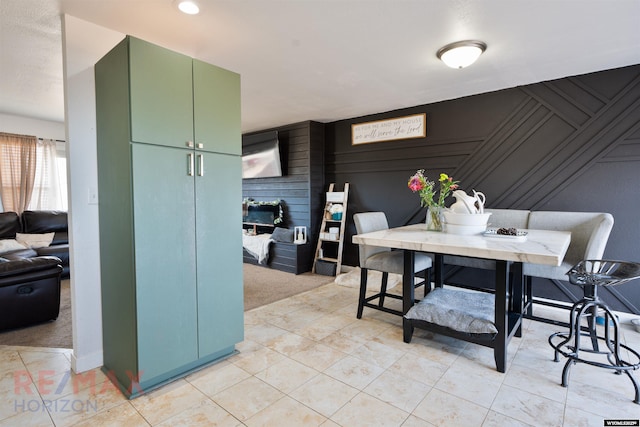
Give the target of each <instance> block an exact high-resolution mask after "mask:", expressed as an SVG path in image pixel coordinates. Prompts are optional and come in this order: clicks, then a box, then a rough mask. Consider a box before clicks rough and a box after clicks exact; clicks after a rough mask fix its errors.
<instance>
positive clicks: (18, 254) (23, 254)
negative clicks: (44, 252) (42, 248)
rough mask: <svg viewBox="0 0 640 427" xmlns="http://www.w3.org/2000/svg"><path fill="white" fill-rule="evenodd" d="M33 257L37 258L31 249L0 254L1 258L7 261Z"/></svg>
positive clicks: (36, 254)
mask: <svg viewBox="0 0 640 427" xmlns="http://www.w3.org/2000/svg"><path fill="white" fill-rule="evenodd" d="M34 256H38V253H37V252H36V251H35V250H34V249H31V248H23V249H20V250H17V251H11V252H5V253H3V254H2V258H6V259H8V260H9V261H15V260H18V259H24V258H33V257H34Z"/></svg>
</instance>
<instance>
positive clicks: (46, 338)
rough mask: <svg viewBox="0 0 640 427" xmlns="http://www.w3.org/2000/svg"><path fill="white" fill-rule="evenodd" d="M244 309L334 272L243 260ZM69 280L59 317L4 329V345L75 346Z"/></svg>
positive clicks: (312, 284) (62, 294)
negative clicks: (296, 271) (299, 270)
mask: <svg viewBox="0 0 640 427" xmlns="http://www.w3.org/2000/svg"><path fill="white" fill-rule="evenodd" d="M243 265H244V269H243V274H244V309H245V310H251V309H253V308H256V307H260V306H262V305H266V304H269V303H272V302H275V301H279V300H281V299H284V298H288V297H290V296H293V295H296V294H299V293H302V292H306V291H308V290H311V289H313V288H317V287H318V286H321V285H325V284H327V283H331V282H332V281H333V279H334V277H333V276H322V275H319V274H311V273H303V274H299V275H295V274H291V273H285V272H282V271H278V270H272V269H270V268H265V267H261V266H257V265H251V264H243ZM69 282H70V281H69V280H63V281H62V288H61V291H60V314H59V316H58V319H57V320H55V321H52V322H46V323H42V324H39V325H34V326H29V327H26V328H20V329H14V330H12V331H7V332H2V333H0V345H19V346H31V347H53V348H72V346H73V340H72V332H71V291H70V285H69Z"/></svg>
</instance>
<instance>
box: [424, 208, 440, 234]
mask: <svg viewBox="0 0 640 427" xmlns="http://www.w3.org/2000/svg"><path fill="white" fill-rule="evenodd" d="M427 231H442V208H441V207H439V206H433V207H432V206H430V207H429V208H427Z"/></svg>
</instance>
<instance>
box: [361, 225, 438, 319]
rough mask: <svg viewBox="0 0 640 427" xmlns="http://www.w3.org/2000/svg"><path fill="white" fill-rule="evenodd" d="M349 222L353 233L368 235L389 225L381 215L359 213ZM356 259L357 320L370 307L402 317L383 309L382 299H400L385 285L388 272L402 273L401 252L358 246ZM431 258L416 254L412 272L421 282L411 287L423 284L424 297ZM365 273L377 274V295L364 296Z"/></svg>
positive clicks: (366, 275)
mask: <svg viewBox="0 0 640 427" xmlns="http://www.w3.org/2000/svg"><path fill="white" fill-rule="evenodd" d="M353 221H354V222H355V225H356V231H357V233H358V234H363V233H370V232H373V231H380V230H387V229H388V228H389V223H388V222H387V216H386V215H385V213H384V212H363V213H357V214H355V215H353ZM358 248H359V256H360V270H361V271H360V296H359V299H358V313H357V317H358V319H361V318H362V311H363V309H364V307H369V308H374V309H376V310H382V311H385V312H387V313H392V314H396V315H398V316H402V315H403V313H402V311H400V310H394V309H391V308H388V307H385V306H384V300H385V297H389V298H394V299H400V300H401V299H402V297H401V296H399V295H395V294H389V293H387V283H388V280H389V273H394V274H400V275H402V273H403V272H404V252H403V251H392V250H391V249H390V248H385V247H379V246H369V245H362V244H361V245H359V246H358ZM432 263H433V262H432V260H431V257H430V256H429V255H427V254H424V253H416V256H415V265H414V273H415V274H416V275H417V276H420V277H422V278H423V279H424V280H422V281H419V282H418V283H416V284H415V287H416V288H417V287H419V286H422V285H424V286H425V288H424V294H425V295H426V294H427V291H428V289H430V277H431V266H432ZM369 270H374V271H379V272H381V273H382V283H381V285H380V292H379V293H377V294H375V295H371V296H369V297H367V296H366V293H367V279H368V272H369ZM375 299H378V303H377V304H373V303H371V302H370V301H372V300H375Z"/></svg>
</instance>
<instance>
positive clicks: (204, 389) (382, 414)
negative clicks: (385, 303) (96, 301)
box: [0, 284, 640, 427]
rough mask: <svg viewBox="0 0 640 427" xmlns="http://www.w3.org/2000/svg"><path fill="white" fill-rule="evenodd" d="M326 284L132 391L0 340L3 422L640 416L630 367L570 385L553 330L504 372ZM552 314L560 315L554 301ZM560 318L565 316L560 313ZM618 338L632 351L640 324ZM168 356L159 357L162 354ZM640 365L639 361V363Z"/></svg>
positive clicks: (540, 326) (538, 334)
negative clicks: (162, 381)
mask: <svg viewBox="0 0 640 427" xmlns="http://www.w3.org/2000/svg"><path fill="white" fill-rule="evenodd" d="M356 301H357V290H356V289H353V288H347V287H342V286H337V285H335V284H329V285H325V286H322V287H320V288H317V289H315V290H312V291H309V292H306V293H304V294H300V295H296V296H294V297H291V298H288V299H285V300H282V301H278V302H276V303H273V304H270V305H267V306H263V307H260V308H257V309H254V310H252V311H249V312H247V313H246V314H245V325H246V328H245V336H246V339H245V341H244V342H242V343H241V344H239V345H238V350H239V353H238V354H236V355H234V356H233V357H231V358H229V359H227V360H225V361H222V362H220V363H218V364H216V365H213V366H210V367H208V368H206V369H203V370H201V371H199V372H197V373H194V374H192V375H190V376H188V377H186V378H184V379H180V380H178V381H175V382H173V383H172V384H169V385H167V386H165V387H163V388H161V389H159V390H156V391H153V392H151V393H149V394H147V395H143V396H141V397H139V398H137V399H134V400H127V399H125V398H124V397H123V396H122V395H121V394H120V393H119V392H118V391H117V390H115V388H114V387H113V386H112V385H111V383H110V382H109V381H108V380H107V379H106V377H105V375H104V374H102V373H101V371H100V370H98V369H96V370H93V371H90V372H88V373H85V374H81V375H75V374H73V373H71V372H70V368H69V366H70V365H69V357H70V351H69V350H61V349H46V348H35V347H8V346H4V347H3V346H0V426H22V425H24V426H71V425H73V426H101V425H111V426H125V425H126V426H148V425H153V426H156V425H157V426H250V427H253V426H278V427H285V426H296V427H297V426H326V427H329V426H345V427H352V426H367V427H369V426H404V427H415V426H465V427H467V426H525V425H534V426H567V427H568V426H598V427H600V426H602V425H604V420H605V419H640V405H636V404H634V403H633V402H632V397H633V387H632V385H631V382H630V381H629V379H628V378H626V376H618V375H615V374H613V373H612V372H610V371H605V370H602V369H598V368H594V367H591V366H587V365H584V364H578V365H576V366H574V367H573V368H572V372H571V378H570V384H569V387H568V388H563V387H561V386H560V384H559V382H560V377H561V371H562V367H563V363H554V362H553V361H552V351H551V349H550V347H549V345H548V343H547V338H548V336H549V335H550V334H551V333H552V332H555V331H557V330H558V329H562V328H561V327H557V326H552V325H548V324H544V323H539V322H532V321H525V331H524V334H523V337H522V338H514V339H513V340H512V342H511V344H510V346H509V364H508V370H507V372H506V373H505V374H501V373H499V372H497V371H496V369H495V365H494V361H493V353H492V350H490V349H488V348H484V347H481V346H477V345H474V344H468V343H465V342H462V341H457V340H454V339H450V338H447V337H443V336H438V335H435V336H434V335H432V334H429V333H426V332H424V331H419V330H417V331H416V334H415V335H414V338H413V341H412V343H411V344H405V343H404V342H403V341H402V331H401V327H400V325H401V319H400V318H399V317H396V316H393V315H389V314H387V313H383V312H379V311H375V310H370V309H365V314H364V317H363V319H361V320H358V319H356V318H355V311H356ZM548 314H551V315H553V314H555V313H553V312H549V313H548ZM560 314H561V319H564V316H567V314H566V313H565V312H561V313H560ZM624 338H625V341H626V342H627V344H629V345H630V346H631V347H633V348H640V334H639V333H637V332H635V331H634V330H632V329H630V328H629V327H627V326H626V325H625V328H624ZM158 357H162V355H158ZM635 375H636V376H638V374H637V372H636V373H635Z"/></svg>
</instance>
